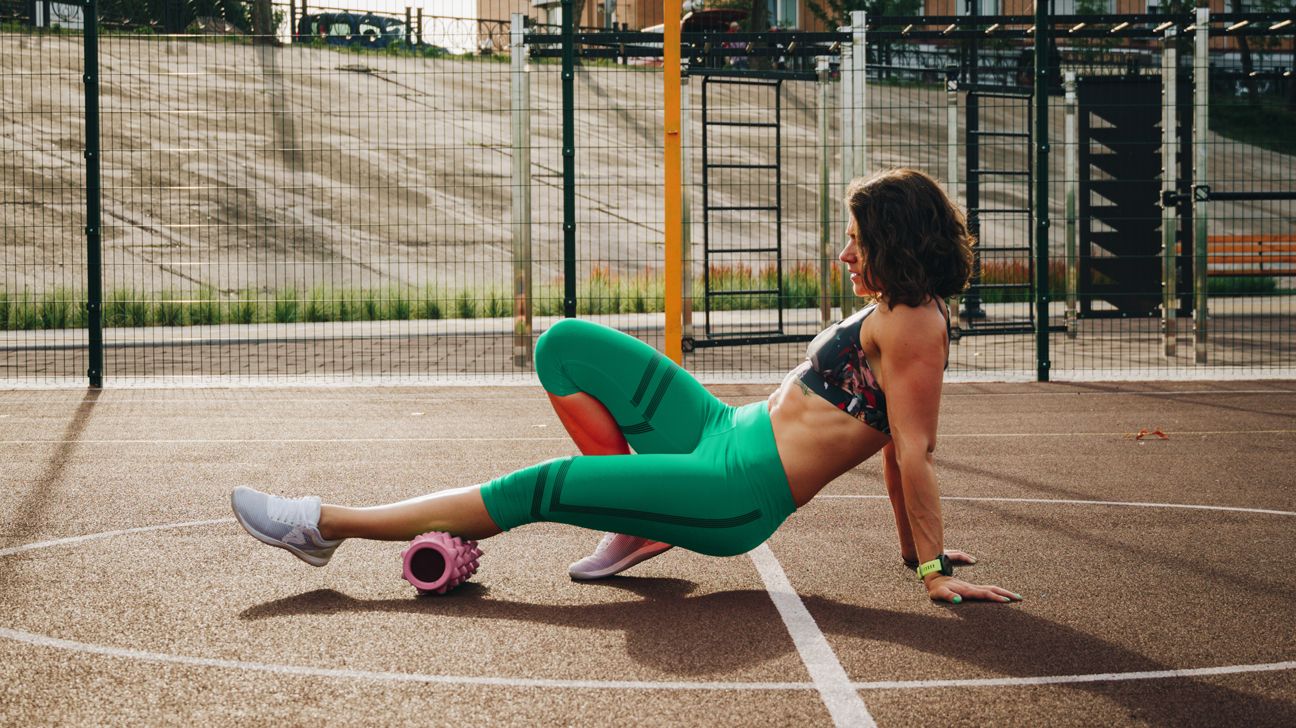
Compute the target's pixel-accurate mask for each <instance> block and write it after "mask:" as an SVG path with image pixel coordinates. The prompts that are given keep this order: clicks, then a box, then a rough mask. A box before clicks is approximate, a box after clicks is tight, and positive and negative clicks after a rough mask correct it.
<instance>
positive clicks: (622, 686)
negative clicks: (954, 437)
mask: <svg viewBox="0 0 1296 728" xmlns="http://www.w3.org/2000/svg"><path fill="white" fill-rule="evenodd" d="M0 637H3V638H6V639H11V640H14V641H15V642H25V643H27V644H29V645H36V646H39V647H52V648H55V649H60V650H70V651H73V652H83V653H90V654H94V655H103V656H104V657H120V658H124V659H128V660H142V661H144V662H164V663H171V664H176V665H186V666H191V667H220V668H226V669H233V670H253V671H256V672H271V673H278V674H281V675H301V676H307V677H332V678H348V679H352V680H377V681H381V682H416V683H439V684H445V685H490V686H495V687H512V688H575V689H584V690H606V689H613V690H807V689H811V688H813V687H814V685H812V684H810V683H804V682H801V683H792V682H788V683H783V682H751V683H741V682H649V681H639V680H555V679H546V678H511V677H485V676H474V675H426V674H422V673H415V672H386V671H373V670H341V669H334V668H327V667H308V666H305V665H276V664H272V663H265V662H247V661H244V660H222V659H216V658H212V657H191V656H188V655H167V654H164V653H161V652H147V651H145V650H128V649H124V648H120V647H107V646H105V645H92V644H87V643H85V642H75V641H73V640H64V639H59V638H57V637H49V636H47V635H42V634H33V633H31V632H23V631H21V630H16V629H7V628H5V627H0Z"/></svg>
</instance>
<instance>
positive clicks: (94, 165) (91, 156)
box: [81, 0, 104, 388]
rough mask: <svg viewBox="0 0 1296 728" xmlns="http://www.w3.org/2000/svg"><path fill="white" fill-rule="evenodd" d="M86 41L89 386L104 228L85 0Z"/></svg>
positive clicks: (100, 354) (91, 20) (99, 351)
mask: <svg viewBox="0 0 1296 728" xmlns="http://www.w3.org/2000/svg"><path fill="white" fill-rule="evenodd" d="M82 18H83V21H84V22H83V24H82V31H81V33H82V39H83V41H84V44H85V75H84V76H83V77H82V80H83V81H84V83H85V122H86V124H85V135H86V141H85V144H86V147H85V160H86V228H85V235H86V330H87V334H88V335H89V341H88V343H89V346H90V365H89V368H88V369H87V370H86V376H87V377H88V378H89V380H90V386H91V387H94V388H99V387H102V386H103V365H104V345H103V258H102V248H103V245H102V243H103V231H102V229H101V225H102V219H101V218H102V213H101V210H102V195H103V189H102V186H101V174H100V149H99V7H98V0H86V3H85V5H84V10H82Z"/></svg>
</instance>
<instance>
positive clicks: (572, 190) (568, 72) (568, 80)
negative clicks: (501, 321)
mask: <svg viewBox="0 0 1296 728" xmlns="http://www.w3.org/2000/svg"><path fill="white" fill-rule="evenodd" d="M574 26H575V20H574V19H573V18H572V0H562V157H563V316H565V317H567V318H575V317H576V111H575V106H576V37H575V27H574Z"/></svg>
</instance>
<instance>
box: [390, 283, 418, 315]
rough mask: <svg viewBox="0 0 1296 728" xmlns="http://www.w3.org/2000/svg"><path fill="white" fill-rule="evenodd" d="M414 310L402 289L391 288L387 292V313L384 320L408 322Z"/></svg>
mask: <svg viewBox="0 0 1296 728" xmlns="http://www.w3.org/2000/svg"><path fill="white" fill-rule="evenodd" d="M413 310H414V307H413V305H412V304H411V303H410V299H409V294H408V293H406V291H405V289H404V288H399V287H397V288H392V289H390V290H388V291H387V313H386V316H385V317H384V318H387V319H391V320H395V321H408V320H409V317H410V312H411V311H413Z"/></svg>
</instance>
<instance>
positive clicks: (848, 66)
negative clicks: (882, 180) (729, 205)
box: [837, 27, 855, 318]
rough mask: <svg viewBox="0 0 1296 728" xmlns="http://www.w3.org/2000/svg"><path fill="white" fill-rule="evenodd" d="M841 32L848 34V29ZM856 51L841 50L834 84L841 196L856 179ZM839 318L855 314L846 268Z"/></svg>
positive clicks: (853, 299)
mask: <svg viewBox="0 0 1296 728" xmlns="http://www.w3.org/2000/svg"><path fill="white" fill-rule="evenodd" d="M843 30H848V31H849V30H850V28H849V27H847V28H843ZM854 56H855V49H854V47H853V46H852V45H851V44H843V45H842V47H841V56H840V59H839V61H838V65H837V68H838V71H839V74H840V76H841V80H840V81H839V82H838V83H837V98H838V104H839V106H840V107H841V108H840V109H839V110H838V111H839V112H840V114H841V122H840V124H841V177H842V194H843V195H845V192H846V190H847V189H849V188H850V183H851V180H852V179H853V178H854V176H855V95H854V79H855V72H854V70H852V64H853V63H854V62H855V61H854ZM841 278H842V286H841V298H840V301H841V315H842V318H846V317H847V316H849V315H851V314H852V313H854V312H855V291H854V290H853V289H852V288H851V286H850V285H849V278H848V276H847V273H846V267H845V265H844V264H843V266H842V270H841Z"/></svg>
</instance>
